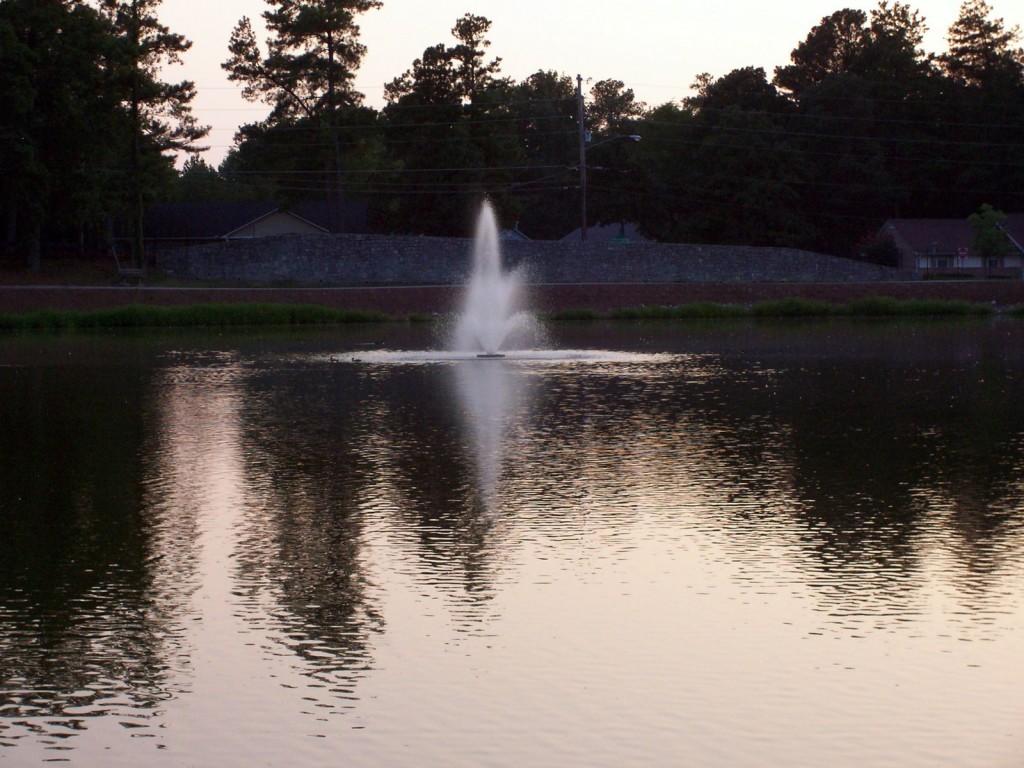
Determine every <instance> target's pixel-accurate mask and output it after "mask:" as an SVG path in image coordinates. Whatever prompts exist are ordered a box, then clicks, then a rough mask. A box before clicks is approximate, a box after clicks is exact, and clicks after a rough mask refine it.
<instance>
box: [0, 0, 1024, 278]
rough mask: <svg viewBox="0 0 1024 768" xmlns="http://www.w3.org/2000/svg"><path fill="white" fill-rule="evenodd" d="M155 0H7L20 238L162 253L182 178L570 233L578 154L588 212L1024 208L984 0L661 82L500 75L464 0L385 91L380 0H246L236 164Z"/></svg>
mask: <svg viewBox="0 0 1024 768" xmlns="http://www.w3.org/2000/svg"><path fill="white" fill-rule="evenodd" d="M158 5H159V0H120V1H119V0H92V1H91V2H85V0H0V103H3V105H4V108H3V110H2V111H0V163H2V173H0V211H2V213H3V222H4V226H5V232H4V242H5V243H6V244H7V246H8V249H9V250H10V249H15V250H17V251H18V252H19V253H22V254H27V256H28V259H29V262H30V263H32V264H34V265H36V266H38V262H39V257H40V253H41V250H42V249H43V248H45V247H47V246H50V245H52V244H54V243H63V244H73V245H77V246H78V247H83V248H84V247H92V248H95V247H106V245H107V244H108V243H109V242H110V241H111V239H112V237H113V232H114V230H113V226H114V222H122V227H123V228H124V231H125V232H127V233H128V236H127V237H128V240H129V241H130V242H131V243H132V245H133V249H132V250H133V253H135V254H136V257H137V258H140V259H141V258H142V241H143V235H144V233H143V232H142V212H143V210H144V208H145V206H147V205H148V204H150V203H152V202H154V201H157V200H170V199H188V200H203V199H205V200H228V199H241V198H247V199H267V198H272V199H275V200H277V201H278V202H279V203H281V204H282V205H285V206H287V205H289V204H293V203H295V202H298V201H302V200H308V199H316V200H328V201H333V202H335V203H336V205H337V207H339V208H340V206H341V203H342V201H346V200H359V201H362V202H364V203H366V204H367V206H368V210H369V211H370V221H371V224H372V227H373V228H374V229H375V230H376V231H380V232H391V233H407V234H427V235H465V234H466V233H467V232H468V231H469V228H470V219H471V217H472V216H473V215H474V212H475V210H476V207H477V204H478V203H479V201H480V199H481V198H482V197H484V196H487V197H489V198H490V199H491V201H492V202H493V204H494V205H495V207H496V209H497V211H498V212H499V215H500V217H501V219H502V221H503V223H504V224H505V225H506V226H512V225H518V227H519V229H520V230H521V231H522V232H524V233H525V234H527V235H528V236H530V237H534V238H557V237H561V236H563V235H565V234H566V233H567V232H569V231H571V230H572V229H573V228H575V227H577V226H579V224H580V194H581V192H580V187H581V181H582V179H581V176H582V174H581V170H585V172H586V178H587V184H586V191H587V207H586V210H587V213H588V222H589V223H591V224H593V223H616V222H626V221H629V222H634V223H635V224H636V225H637V226H638V227H639V228H640V230H641V232H642V233H643V234H644V235H646V236H648V237H651V238H655V239H658V240H663V241H683V242H704V243H735V244H748V245H779V246H792V247H802V248H809V249H815V250H820V251H825V252H830V253H836V254H841V255H852V256H856V257H861V258H870V259H875V260H880V261H884V260H885V259H886V258H888V257H889V256H888V255H887V252H886V249H885V248H884V244H880V243H878V242H875V241H874V240H873V236H874V234H875V233H876V232H877V231H878V228H879V226H880V225H881V223H882V222H883V221H884V220H885V219H887V218H891V217H911V218H913V217H927V218H930V217H965V216H967V215H968V214H969V213H971V212H972V211H976V210H978V209H979V208H980V206H982V205H983V204H988V205H990V206H992V207H994V208H995V209H997V210H1009V211H1024V139H1022V138H1021V136H1022V133H1021V128H1022V126H1024V51H1022V50H1021V48H1020V45H1019V44H1020V41H1021V33H1020V30H1019V28H1018V27H1016V26H1013V27H1010V26H1008V25H1007V24H1006V23H1005V22H1004V21H1003V19H1001V18H998V17H996V15H995V12H994V10H993V9H992V8H991V7H990V6H989V5H988V4H987V3H986V2H985V0H965V2H964V3H963V4H962V5H961V7H960V11H959V15H958V17H957V19H956V20H955V21H954V22H953V24H952V25H951V26H950V28H949V30H948V36H947V40H948V49H947V50H946V51H943V52H941V53H931V52H926V51H925V50H924V49H923V48H922V44H923V39H924V33H925V31H926V25H925V20H924V18H923V17H922V16H921V15H920V13H918V12H917V11H915V10H914V9H913V8H911V6H909V5H907V4H902V3H899V2H888V1H887V0H886V1H883V2H880V3H879V4H878V6H877V7H876V8H874V9H872V10H870V11H866V12H865V11H861V10H856V9H850V8H844V9H841V10H838V11H836V12H834V13H832V14H831V15H829V16H826V17H824V18H822V19H821V21H820V22H819V23H818V24H817V25H815V26H814V27H813V28H812V29H811V30H810V31H809V32H808V34H807V35H806V37H805V38H804V39H803V40H802V41H800V42H799V43H798V44H797V45H796V47H795V48H794V49H793V51H792V54H791V57H790V61H789V63H787V64H784V65H781V66H778V67H776V68H775V70H774V72H772V73H771V74H769V73H767V72H765V70H764V69H762V68H758V67H753V66H750V67H742V68H738V69H735V70H733V71H732V72H729V73H727V74H725V75H722V76H719V77H715V76H712V75H710V74H707V73H704V74H700V75H697V76H696V79H695V82H694V84H693V92H692V95H690V96H688V97H687V98H684V99H682V100H681V101H676V102H669V103H665V104H662V105H658V106H654V107H649V106H648V105H645V104H643V103H641V102H639V101H638V100H637V99H636V97H635V95H634V93H633V91H632V90H631V89H630V88H628V87H627V86H626V85H625V84H624V83H623V82H622V81H619V80H614V79H608V80H603V81H600V82H597V83H586V84H585V85H586V92H584V84H583V83H581V82H579V81H574V79H573V78H571V77H570V76H568V75H565V74H562V73H558V72H554V71H551V70H544V69H540V70H538V71H537V72H535V73H534V74H533V75H530V76H529V77H526V78H525V79H523V80H518V81H517V80H514V79H512V78H508V77H504V76H502V74H501V59H500V58H498V57H495V56H492V55H491V53H490V50H489V49H490V42H489V40H488V39H487V36H488V34H489V31H490V27H491V22H490V21H489V20H488V19H486V18H484V17H482V16H477V15H474V14H471V13H467V14H465V15H464V16H462V17H461V18H459V19H456V20H455V22H454V25H453V27H452V29H451V39H450V40H447V41H442V42H439V43H437V44H436V45H433V46H430V47H428V48H427V49H425V50H424V51H423V53H422V55H421V56H420V57H418V58H416V59H415V60H414V61H413V62H412V63H411V64H410V66H409V68H408V69H407V70H406V71H405V72H403V73H402V74H400V75H398V76H397V77H395V78H394V79H393V80H392V81H391V82H389V83H387V84H386V86H385V104H384V106H383V107H382V108H381V109H374V108H372V107H369V106H367V105H366V104H365V100H364V96H363V95H362V94H360V93H359V92H358V91H357V90H355V87H354V80H355V73H356V72H357V71H358V68H359V65H360V62H361V60H362V58H363V56H364V54H365V52H366V49H365V47H364V46H363V45H362V44H361V43H360V40H359V25H358V21H359V18H360V16H361V15H362V14H364V13H366V12H368V11H370V10H372V9H374V8H377V7H379V6H380V5H381V2H380V0H266V5H267V10H266V11H265V12H264V13H263V20H264V22H265V26H266V29H267V34H268V39H267V41H266V42H265V43H264V44H261V43H260V41H258V40H257V38H256V35H255V33H254V30H253V27H252V24H251V21H250V20H249V19H247V18H242V19H241V20H240V21H239V22H238V24H237V26H236V27H235V29H234V31H233V33H232V35H231V38H230V40H229V41H228V48H227V56H226V58H225V60H224V63H223V67H224V69H225V70H226V71H227V73H228V76H229V78H230V79H231V80H232V81H234V82H236V83H238V84H239V86H240V87H241V88H242V93H243V95H244V96H245V98H247V99H250V100H252V101H256V102H262V103H265V104H266V105H267V107H268V114H267V116H266V117H265V118H264V119H262V120H260V121H257V122H254V123H250V124H247V125H243V126H242V127H241V128H240V129H239V130H238V132H237V134H236V136H235V139H234V144H233V147H232V148H231V150H230V151H229V152H228V154H227V156H226V157H225V159H224V160H223V162H222V163H221V164H220V165H219V167H217V168H213V167H212V166H210V165H209V164H208V163H207V162H206V161H205V160H203V158H202V155H201V154H200V152H201V150H202V147H201V145H200V142H201V141H202V139H203V137H204V136H205V134H206V128H205V127H203V126H200V125H198V124H197V122H196V120H195V119H194V117H193V116H192V113H191V102H192V100H193V98H194V96H195V87H194V85H193V84H192V83H190V82H181V83H167V82H164V81H163V80H162V76H163V72H164V67H165V66H166V65H167V64H169V63H173V62H175V61H177V60H180V57H182V56H184V55H186V53H187V51H188V48H189V45H190V44H189V42H188V41H187V40H185V39H184V38H182V37H181V36H180V35H175V34H174V33H172V32H171V31H170V30H168V29H167V28H166V27H164V26H163V25H161V24H160V22H159V20H158V17H157V13H156V9H157V6H158ZM581 117H582V123H581ZM630 136H634V137H635V136H640V137H642V139H641V140H640V141H626V140H623V139H624V138H625V137H630ZM581 137H584V138H581ZM581 143H582V144H583V146H584V147H585V149H584V150H583V152H582V154H583V156H584V157H585V162H584V163H583V164H582V165H583V166H584V168H583V169H581V162H580V157H581V150H580V146H581ZM183 152H184V153H188V154H189V155H190V156H189V158H188V160H187V161H186V162H185V163H184V166H183V168H182V170H181V171H178V170H176V169H175V166H174V160H175V157H176V156H177V155H180V154H181V153H183Z"/></svg>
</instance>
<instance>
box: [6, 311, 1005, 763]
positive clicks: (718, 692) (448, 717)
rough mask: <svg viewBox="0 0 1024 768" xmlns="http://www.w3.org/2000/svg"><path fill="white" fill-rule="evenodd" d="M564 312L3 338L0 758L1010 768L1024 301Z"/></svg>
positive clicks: (9, 760)
mask: <svg viewBox="0 0 1024 768" xmlns="http://www.w3.org/2000/svg"><path fill="white" fill-rule="evenodd" d="M555 336H556V337H557V338H556V342H557V344H558V346H559V347H560V348H562V349H572V350H581V352H578V353H574V354H570V355H567V356H565V357H555V356H551V355H537V356H532V357H530V358H528V359H506V360H501V361H477V360H441V359H437V357H438V356H434V355H429V354H423V353H422V350H424V349H427V348H429V346H430V343H431V342H430V338H429V336H428V334H427V332H426V331H417V330H415V329H412V330H410V329H405V328H366V329H353V330H347V331H338V332H331V333H303V334H281V335H264V336H228V337H212V338H210V337H207V338H199V337H187V336H132V337H128V338H113V337H75V338H59V337H31V336H29V337H6V338H2V339H0V763H2V764H4V765H12V766H28V765H36V764H39V763H41V762H43V761H62V762H66V763H70V764H72V765H80V766H139V765H154V766H160V765H168V766H190V765H197V766H209V765H218V766H256V765H303V766H305V765H309V766H316V765H346V766H382V765H385V766H481V765H488V766H570V765H586V766H616V767H618V766H628V765H637V766H651V765H688V766H730V767H733V766H815V767H817V766H823V765H828V766H868V765H870V766H936V765H943V766H944V765H950V766H985V767H986V768H988V767H990V766H1006V767H1010V766H1021V765H1024V386H1022V385H1024V324H1022V323H1018V322H1011V321H1001V320H997V321H981V322H970V323H946V322H915V323H906V324H894V323H884V324H875V323H812V324H800V325H787V324H767V325H766V324H761V325H757V324H748V323H736V324H731V323H718V324H712V325H700V324H692V325H691V324H660V325H659V324H654V325H636V326H618V327H605V326H581V327H571V326H569V327H562V328H560V329H557V330H556V331H555ZM595 350H600V351H599V352H595Z"/></svg>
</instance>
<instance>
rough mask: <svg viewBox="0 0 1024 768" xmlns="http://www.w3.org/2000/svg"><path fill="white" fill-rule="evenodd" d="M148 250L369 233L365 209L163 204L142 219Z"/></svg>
mask: <svg viewBox="0 0 1024 768" xmlns="http://www.w3.org/2000/svg"><path fill="white" fill-rule="evenodd" d="M142 231H143V234H144V236H145V240H146V247H147V249H150V248H157V249H161V248H168V247H179V246H183V245H197V244H199V243H204V242H211V241H215V240H238V239H242V238H245V239H249V238H254V237H269V236H272V235H289V234H301V235H310V234H330V233H338V232H349V233H365V232H366V231H367V224H366V206H365V205H363V204H361V203H353V202H344V203H342V204H341V205H340V206H332V205H330V204H328V203H327V202H326V201H309V202H302V203H296V204H295V205H293V206H291V207H289V208H283V207H281V206H279V205H278V204H277V203H275V202H273V201H269V200H234V201H229V202H181V203H158V204H156V205H153V206H151V207H150V208H149V209H148V210H147V211H146V214H145V218H144V219H143V225H142Z"/></svg>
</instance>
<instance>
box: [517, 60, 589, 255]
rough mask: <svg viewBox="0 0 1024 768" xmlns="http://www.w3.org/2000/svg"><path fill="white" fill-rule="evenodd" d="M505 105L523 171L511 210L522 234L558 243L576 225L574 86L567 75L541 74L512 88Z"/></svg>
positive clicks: (577, 154) (577, 216) (576, 149)
mask: <svg viewBox="0 0 1024 768" xmlns="http://www.w3.org/2000/svg"><path fill="white" fill-rule="evenodd" d="M509 100H510V105H509V108H508V109H509V111H510V112H511V114H512V116H513V117H514V118H515V121H516V123H515V124H516V134H517V136H518V143H519V147H520V152H521V155H522V163H521V165H522V166H524V167H525V169H524V170H521V171H519V172H518V173H517V174H516V178H515V181H514V183H513V186H512V190H511V193H512V196H513V198H514V199H513V203H514V204H513V205H512V206H510V207H511V208H512V210H513V211H514V212H515V213H516V214H517V218H518V222H519V228H520V229H521V230H522V231H523V232H524V233H526V234H527V235H529V236H530V237H533V238H537V239H544V240H557V239H558V238H560V237H562V236H563V235H565V234H566V233H567V232H570V231H572V229H573V228H574V227H576V226H578V225H579V213H578V206H579V191H578V189H577V186H576V184H575V181H574V180H572V179H570V173H571V171H570V166H571V165H572V164H573V163H575V162H576V161H577V160H576V159H577V158H578V157H579V131H578V129H577V125H576V108H577V104H576V86H575V84H574V83H573V80H572V78H570V77H569V76H568V75H563V74H559V73H557V72H553V71H550V70H547V71H545V70H540V71H537V72H535V73H534V74H532V75H530V76H529V77H527V78H525V79H524V80H522V81H521V82H519V83H516V84H515V85H514V86H512V88H511V89H510V91H509Z"/></svg>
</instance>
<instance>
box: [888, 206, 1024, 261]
mask: <svg viewBox="0 0 1024 768" xmlns="http://www.w3.org/2000/svg"><path fill="white" fill-rule="evenodd" d="M1002 229H1003V231H1004V232H1005V233H1006V234H1007V235H1008V236H1009V238H1010V240H1011V241H1012V242H1013V243H1014V245H1015V246H1016V247H1017V249H1018V250H1020V251H1021V252H1024V213H1011V214H1008V215H1007V216H1006V218H1005V219H1004V220H1003V222H1002ZM882 231H883V232H885V233H887V234H890V235H893V236H894V237H895V238H896V239H897V245H900V246H903V247H907V248H909V249H910V250H912V251H913V252H914V253H916V254H919V255H922V256H927V255H929V254H938V255H948V254H955V253H974V238H975V236H976V234H977V233H976V231H975V229H974V226H973V225H972V224H971V222H970V221H969V220H967V219H889V220H888V221H887V222H885V225H884V226H883V227H882Z"/></svg>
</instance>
